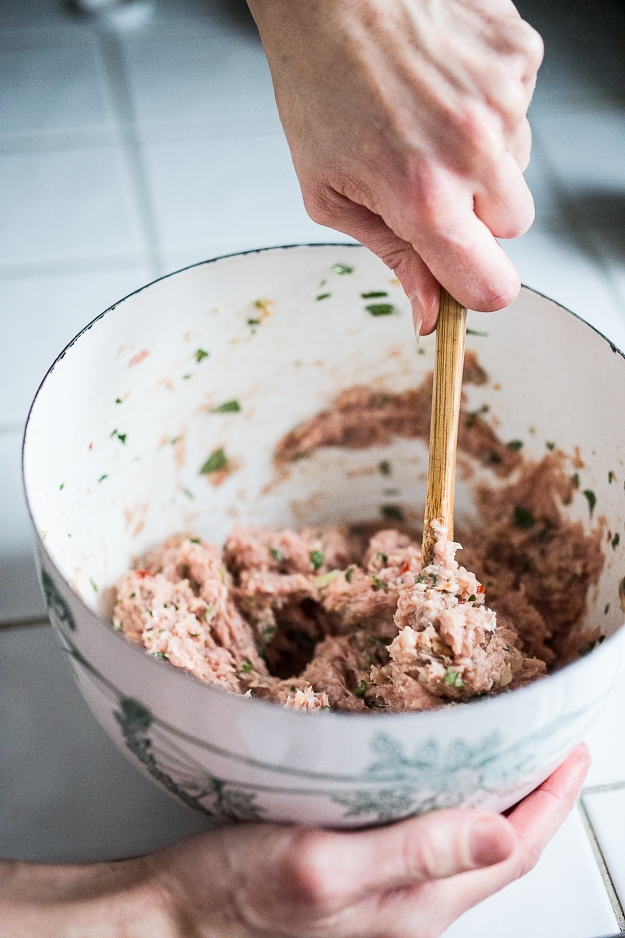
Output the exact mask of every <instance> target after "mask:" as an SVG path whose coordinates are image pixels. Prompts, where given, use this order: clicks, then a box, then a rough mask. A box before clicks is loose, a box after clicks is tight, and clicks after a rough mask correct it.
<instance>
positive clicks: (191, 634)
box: [189, 632, 200, 638]
mask: <svg viewBox="0 0 625 938" xmlns="http://www.w3.org/2000/svg"><path fill="white" fill-rule="evenodd" d="M189 635H190V636H191V638H199V637H200V633H199V632H189Z"/></svg>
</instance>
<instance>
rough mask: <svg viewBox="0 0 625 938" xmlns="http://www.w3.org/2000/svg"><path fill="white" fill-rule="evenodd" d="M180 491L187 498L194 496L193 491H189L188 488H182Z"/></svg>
mask: <svg viewBox="0 0 625 938" xmlns="http://www.w3.org/2000/svg"><path fill="white" fill-rule="evenodd" d="M182 491H183V493H184V494H185V495H186V496H187V498H195V495H194V494H193V492H190V491H189V489H183V490H182Z"/></svg>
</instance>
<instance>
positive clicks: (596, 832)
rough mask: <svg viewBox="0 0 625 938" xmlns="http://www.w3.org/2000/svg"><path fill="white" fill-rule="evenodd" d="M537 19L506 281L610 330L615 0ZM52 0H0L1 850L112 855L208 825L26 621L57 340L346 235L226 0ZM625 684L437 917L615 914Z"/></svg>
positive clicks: (624, 248)
mask: <svg viewBox="0 0 625 938" xmlns="http://www.w3.org/2000/svg"><path fill="white" fill-rule="evenodd" d="M523 10H524V11H525V14H526V16H527V17H528V19H530V21H531V22H533V23H534V24H535V25H536V26H537V27H538V28H540V29H541V30H542V31H543V33H544V35H545V38H546V47H547V57H546V62H545V66H544V69H543V72H542V73H541V80H540V82H539V86H538V89H537V92H536V96H535V103H534V104H533V105H532V117H533V124H534V135H535V155H534V158H533V162H532V165H531V167H530V170H529V171H528V180H529V183H530V186H531V187H532V190H533V192H534V195H535V199H536V203H537V222H536V225H535V226H534V228H533V229H532V231H531V232H530V233H529V234H527V235H526V236H524V237H523V238H521V239H519V240H518V241H516V242H512V243H510V244H507V245H506V249H507V250H508V251H509V253H510V256H511V257H512V258H513V260H514V261H515V263H516V264H517V265H518V267H519V270H520V272H521V275H522V279H523V280H524V282H526V283H527V284H528V285H530V286H534V287H536V288H537V289H539V290H541V291H542V292H544V293H547V294H548V295H550V296H553V297H554V298H555V299H557V300H560V301H561V302H563V303H564V304H565V305H568V306H569V307H570V308H572V309H573V310H575V311H576V312H578V313H580V314H581V315H582V316H584V317H586V318H587V319H588V320H589V321H590V322H592V323H593V324H594V325H596V326H597V327H598V328H600V329H602V331H603V332H605V333H606V334H607V335H608V336H609V337H610V338H611V339H612V341H614V342H615V343H616V344H618V345H620V346H621V347H623V348H625V236H624V235H623V231H624V230H625V160H624V158H623V153H624V150H625V109H624V107H623V103H622V102H623V90H624V88H625V63H624V61H623V57H622V53H621V50H620V46H619V40H618V36H619V31H621V32H622V29H623V13H622V4H621V5H620V7H619V6H618V5H617V4H616V0H615V2H614V5H612V3H611V2H610V0H606V2H604V3H601V4H588V3H587V2H585V0H562V2H561V3H559V4H558V7H557V11H556V12H555V13H554V12H552V9H551V5H549V4H544V3H541V2H539V0H525V2H524V3H523ZM63 11H64V6H63V4H62V2H61V0H30V2H29V3H23V2H22V0H1V2H0V87H2V95H0V204H1V205H2V214H1V219H2V221H1V223H0V336H1V344H2V349H3V353H4V354H3V370H2V379H1V381H0V519H1V522H0V625H2V624H4V625H9V624H12V625H13V626H14V627H13V628H10V629H0V713H1V714H2V717H1V719H0V856H22V857H31V858H42V859H71V858H73V859H76V860H79V859H80V860H82V859H95V858H103V857H112V856H128V855H132V854H136V853H140V852H142V851H145V850H148V849H152V848H155V847H157V846H161V845H163V844H165V843H169V842H171V841H173V840H175V839H177V838H178V837H180V836H183V835H184V834H186V833H188V832H190V831H191V830H196V829H199V827H201V825H202V822H201V820H198V818H197V817H195V816H194V815H192V814H189V813H188V812H187V810H186V809H184V808H182V807H179V806H178V805H176V804H175V803H174V802H172V801H170V800H169V799H168V798H167V797H166V796H165V795H163V794H161V793H160V792H159V791H157V790H156V789H155V788H153V787H152V785H151V784H149V783H148V782H146V781H145V780H144V779H143V778H142V777H141V776H139V775H138V774H137V773H135V771H134V770H133V769H132V768H130V767H129V765H128V764H127V763H126V762H125V760H124V759H123V758H122V756H120V755H119V754H118V753H117V752H116V750H114V749H113V747H112V744H111V743H109V741H108V739H107V738H105V737H104V736H103V734H102V732H101V731H100V730H99V728H98V727H97V725H96V724H95V722H94V720H93V718H92V717H91V715H90V713H89V712H88V710H87V708H86V706H85V704H84V703H83V701H82V698H81V697H80V695H79V694H78V692H77V691H76V690H75V688H74V686H73V683H72V681H71V678H70V676H69V671H68V669H67V667H66V665H65V662H64V660H63V655H62V653H61V651H60V649H59V647H58V646H57V645H56V644H55V643H54V640H53V637H52V635H51V633H50V630H49V628H48V627H46V626H41V627H36V628H26V627H25V626H24V624H25V623H26V622H27V621H29V620H30V621H32V620H37V619H42V618H43V615H44V612H43V604H42V601H41V598H40V594H39V589H38V586H37V584H36V582H35V573H34V564H33V562H32V560H31V559H30V557H31V555H30V550H31V540H30V534H29V530H28V519H27V513H26V508H25V505H24V501H23V497H22V494H21V485H20V475H19V454H20V446H21V432H22V428H23V424H24V420H25V417H26V413H27V409H28V405H29V402H30V400H31V398H32V395H33V393H34V391H35V390H36V387H37V384H38V382H39V380H40V379H41V377H42V376H43V374H44V372H45V370H46V368H47V367H48V365H49V364H50V363H51V362H52V360H53V358H54V357H55V355H56V354H57V353H58V352H59V351H60V350H61V349H62V348H63V346H64V344H65V343H66V342H67V341H68V340H69V339H70V338H71V337H72V336H73V335H74V334H75V333H76V332H77V331H78V330H79V329H80V328H81V327H82V326H83V325H84V324H85V323H86V322H88V321H89V320H90V319H91V318H92V317H93V316H94V315H96V314H97V313H98V312H100V311H101V310H102V309H104V308H106V306H108V305H109V304H110V303H112V302H113V301H115V300H116V299H118V298H120V297H121V296H122V295H124V294H126V293H128V292H130V291H131V290H132V289H134V288H135V287H138V286H140V285H141V284H142V283H145V282H147V281H148V280H150V279H152V278H153V277H155V276H158V275H159V274H161V273H165V272H166V271H168V270H171V269H175V268H176V267H179V266H183V265H184V264H186V263H190V262H193V261H195V260H200V259H202V258H203V257H207V256H210V255H217V254H221V253H226V252H228V251H231V250H237V249H243V248H247V247H256V246H260V245H264V244H271V243H285V242H292V241H298V240H306V241H314V240H343V239H342V236H340V235H338V234H337V233H335V232H330V231H328V230H327V229H324V228H322V227H320V226H318V225H315V224H314V223H313V222H311V221H310V220H309V219H308V218H307V216H306V214H305V212H304V209H303V204H302V200H301V196H300V194H299V189H298V186H297V181H296V178H295V175H294V172H293V168H292V166H291V163H290V159H289V154H288V149H287V147H286V143H285V141H284V138H283V135H282V132H281V129H280V126H279V122H278V120H277V114H276V109H275V104H274V101H273V96H272V91H271V82H270V78H269V73H268V70H267V66H266V63H265V60H264V57H263V54H262V50H261V48H260V45H259V43H258V39H257V37H256V35H255V32H254V28H253V25H252V24H251V22H250V18H249V16H248V15H247V14H246V11H245V8H244V5H243V4H242V2H241V0H156V5H155V14H154V17H153V19H152V20H151V21H150V22H149V23H148V24H147V25H146V26H145V27H144V28H143V30H142V31H140V32H135V33H125V34H120V33H116V32H114V31H106V30H102V29H101V28H99V27H98V26H95V25H94V24H93V23H92V22H91V21H89V20H88V19H83V18H76V19H74V18H71V17H70V16H68V15H66V14H65V13H64V12H63ZM624 720H625V686H623V687H620V688H618V689H617V691H616V692H615V694H614V697H613V700H612V703H611V706H610V708H609V711H608V713H607V714H606V715H605V716H604V717H603V718H602V719H601V720H600V722H599V723H598V724H597V725H596V726H595V727H594V728H593V729H592V731H591V733H590V735H589V739H588V742H589V744H590V746H591V750H592V752H593V754H594V758H595V763H594V765H593V767H592V769H591V773H590V775H589V778H588V787H587V789H586V793H585V796H584V801H583V806H582V808H580V809H578V811H577V812H576V813H575V814H574V815H573V816H572V817H571V819H570V820H569V821H568V822H567V823H566V825H565V826H564V827H563V828H562V830H561V831H560V832H559V833H558V834H557V836H556V837H555V838H554V840H553V842H552V844H551V845H550V846H549V848H548V850H547V851H546V852H545V854H544V856H543V858H542V859H541V861H540V863H539V865H538V867H537V868H536V870H535V871H534V872H533V873H532V874H530V876H528V877H527V878H525V879H524V880H523V881H521V882H519V883H516V884H514V885H513V886H511V887H509V888H508V889H506V890H504V891H503V892H502V893H501V894H500V895H498V896H496V897H493V898H492V899H489V900H487V901H486V902H485V903H483V904H482V905H481V906H479V907H478V908H476V909H475V910H472V911H471V912H469V913H467V915H465V916H463V918H462V919H461V920H460V921H459V922H458V923H456V924H455V925H454V926H453V927H452V928H451V929H449V931H448V932H447V936H448V938H474V936H475V938H477V936H478V935H479V936H482V935H496V936H497V938H517V936H518V938H521V936H522V938H526V936H529V935H531V936H532V938H596V936H599V935H614V934H615V933H617V932H618V931H619V929H620V928H623V927H625V918H624V916H623V910H622V908H623V903H625V852H624V851H623V847H622V844H623V843H625V747H624V746H623V743H622V738H621V737H622V726H623V722H624Z"/></svg>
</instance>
